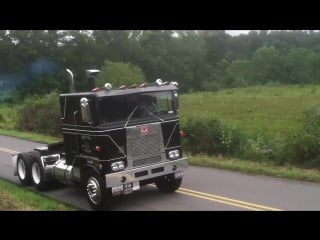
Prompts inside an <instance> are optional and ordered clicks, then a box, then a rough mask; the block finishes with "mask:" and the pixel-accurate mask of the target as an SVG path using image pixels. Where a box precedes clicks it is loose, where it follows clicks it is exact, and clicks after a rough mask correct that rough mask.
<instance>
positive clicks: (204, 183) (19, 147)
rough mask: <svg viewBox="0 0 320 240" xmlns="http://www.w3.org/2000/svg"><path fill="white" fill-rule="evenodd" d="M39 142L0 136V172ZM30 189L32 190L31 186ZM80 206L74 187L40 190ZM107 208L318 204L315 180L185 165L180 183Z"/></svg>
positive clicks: (8, 175)
mask: <svg viewBox="0 0 320 240" xmlns="http://www.w3.org/2000/svg"><path fill="white" fill-rule="evenodd" d="M41 145H42V144H39V143H34V142H30V141H25V140H19V139H15V138H11V137H5V136H0V178H4V179H7V180H10V181H12V182H14V183H18V184H20V182H19V179H18V177H15V176H13V167H12V160H11V155H12V153H15V152H23V151H30V150H32V149H33V148H34V147H37V146H41ZM30 189H31V190H34V191H36V190H35V189H34V188H33V187H30ZM42 194H44V195H47V196H49V197H51V198H54V199H57V200H60V201H63V202H66V203H69V204H71V205H74V206H76V207H78V208H80V209H82V210H91V208H90V206H89V205H88V203H87V201H86V199H85V195H84V194H83V193H82V192H81V191H80V189H77V188H71V187H67V186H63V185H61V186H60V187H58V188H56V189H52V190H49V191H45V192H42ZM111 210H117V211H121V210H125V211H247V210H254V211H256V210H267V211H274V210H275V211H276V210H297V211H300V210H317V211H319V210H320V184H317V183H309V182H301V181H292V180H286V179H280V178H272V177H266V176H258V175H248V174H242V173H237V172H232V171H225V170H217V169H212V168H202V167H193V166H190V167H189V168H188V169H187V170H186V172H185V177H184V179H183V183H182V185H181V188H180V189H179V190H178V191H177V192H175V193H173V194H165V193H160V192H159V191H158V190H157V189H156V188H155V187H154V186H153V185H148V186H145V187H142V188H141V190H140V191H137V192H134V193H133V194H131V195H127V196H124V197H120V198H115V199H114V201H113V207H112V209H111Z"/></svg>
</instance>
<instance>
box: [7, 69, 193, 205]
mask: <svg viewBox="0 0 320 240" xmlns="http://www.w3.org/2000/svg"><path fill="white" fill-rule="evenodd" d="M67 72H68V73H69V75H70V79H71V82H72V84H71V93H68V94H60V110H61V131H62V136H63V142H58V143H53V144H49V145H47V146H45V147H38V148H35V149H34V150H33V151H30V152H23V153H19V154H16V155H13V156H12V161H13V167H14V175H15V176H18V177H19V179H20V182H21V183H22V184H23V185H34V186H35V188H37V189H38V190H46V189H47V188H48V186H51V185H52V183H53V182H56V181H57V182H61V183H64V184H68V185H70V186H80V187H82V188H83V190H84V192H85V194H86V197H87V200H88V202H89V204H90V205H91V207H92V208H93V209H95V210H101V209H108V207H110V205H111V199H112V198H113V197H114V196H118V195H125V194H130V193H132V192H133V191H136V190H139V189H140V187H141V186H143V185H146V184H150V183H154V184H155V185H156V186H157V188H158V189H159V190H160V191H161V192H174V191H176V190H177V189H178V188H179V187H180V185H181V181H182V178H183V176H184V171H183V170H184V168H185V167H187V162H186V158H184V157H183V156H182V149H181V142H180V137H181V136H182V135H183V131H181V130H180V128H179V114H178V113H179V108H178V106H179V104H178V88H177V85H178V84H177V83H176V82H162V81H161V80H160V79H158V80H156V82H155V83H154V84H141V85H138V86H137V85H133V86H130V87H127V86H125V85H123V86H121V87H120V88H118V89H112V86H111V84H109V83H106V84H105V86H104V88H102V89H99V88H94V89H93V90H92V91H90V92H81V93H74V92H73V91H74V87H73V74H72V72H71V71H70V70H68V69H67ZM98 73H99V71H98V70H87V75H88V78H91V79H92V78H93V79H94V78H95V77H96V75H97V74H98Z"/></svg>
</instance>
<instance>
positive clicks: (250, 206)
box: [0, 147, 281, 211]
mask: <svg viewBox="0 0 320 240" xmlns="http://www.w3.org/2000/svg"><path fill="white" fill-rule="evenodd" d="M0 151H2V152H7V153H11V154H18V153H19V152H17V151H14V150H11V149H8V148H3V147H0ZM150 185H151V186H153V187H155V185H154V184H150ZM176 192H178V193H180V194H184V195H188V196H192V197H196V198H201V199H205V200H209V201H213V202H218V203H222V204H227V205H231V206H235V207H239V208H244V209H248V210H253V211H281V209H278V208H272V207H268V206H263V205H259V204H254V203H249V202H244V201H239V200H236V199H232V198H226V197H222V196H218V195H214V194H209V193H204V192H198V191H194V190H191V189H187V188H179V190H177V191H176Z"/></svg>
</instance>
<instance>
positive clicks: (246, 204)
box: [150, 184, 282, 211]
mask: <svg viewBox="0 0 320 240" xmlns="http://www.w3.org/2000/svg"><path fill="white" fill-rule="evenodd" d="M150 186H153V187H155V185H154V184H150ZM176 192H178V193H180V194H184V195H189V196H192V197H196V198H201V199H205V200H209V201H213V202H218V203H223V204H227V205H231V206H235V207H239V208H244V209H248V210H253V211H282V210H281V209H278V208H271V207H268V206H263V205H259V204H255V203H250V202H244V201H239V200H236V199H232V198H226V197H222V196H218V195H214V194H209V193H204V192H199V191H194V190H191V189H187V188H179V189H178V190H177V191H176Z"/></svg>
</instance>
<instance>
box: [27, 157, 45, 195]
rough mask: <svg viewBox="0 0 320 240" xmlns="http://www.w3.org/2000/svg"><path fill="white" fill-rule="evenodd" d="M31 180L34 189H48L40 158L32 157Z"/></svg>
mask: <svg viewBox="0 0 320 240" xmlns="http://www.w3.org/2000/svg"><path fill="white" fill-rule="evenodd" d="M31 178H32V182H33V185H34V186H35V188H36V189H38V190H40V191H43V190H46V189H47V188H48V183H49V182H46V181H45V172H44V168H43V166H42V163H41V160H40V157H36V156H34V157H33V159H32V164H31Z"/></svg>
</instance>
